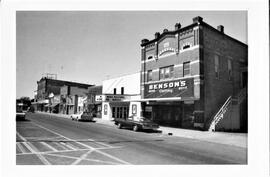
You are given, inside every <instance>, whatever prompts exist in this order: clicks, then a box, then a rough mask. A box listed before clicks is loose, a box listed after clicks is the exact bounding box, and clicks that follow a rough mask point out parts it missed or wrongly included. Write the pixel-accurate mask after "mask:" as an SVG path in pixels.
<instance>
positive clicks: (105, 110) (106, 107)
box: [104, 104, 108, 115]
mask: <svg viewBox="0 0 270 177" xmlns="http://www.w3.org/2000/svg"><path fill="white" fill-rule="evenodd" d="M107 112H108V105H107V104H105V105H104V115H107Z"/></svg>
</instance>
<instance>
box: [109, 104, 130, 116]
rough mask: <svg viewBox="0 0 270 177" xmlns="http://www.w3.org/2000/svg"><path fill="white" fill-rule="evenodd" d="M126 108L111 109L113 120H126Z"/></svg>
mask: <svg viewBox="0 0 270 177" xmlns="http://www.w3.org/2000/svg"><path fill="white" fill-rule="evenodd" d="M127 116H128V107H127V106H114V107H112V117H113V118H127Z"/></svg>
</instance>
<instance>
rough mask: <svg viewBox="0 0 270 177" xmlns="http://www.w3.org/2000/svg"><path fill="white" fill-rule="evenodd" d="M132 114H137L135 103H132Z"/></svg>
mask: <svg viewBox="0 0 270 177" xmlns="http://www.w3.org/2000/svg"><path fill="white" fill-rule="evenodd" d="M132 114H133V115H137V105H136V104H133V105H132Z"/></svg>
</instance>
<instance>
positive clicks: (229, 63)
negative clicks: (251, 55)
mask: <svg viewBox="0 0 270 177" xmlns="http://www.w3.org/2000/svg"><path fill="white" fill-rule="evenodd" d="M228 74H229V80H232V60H231V59H228Z"/></svg>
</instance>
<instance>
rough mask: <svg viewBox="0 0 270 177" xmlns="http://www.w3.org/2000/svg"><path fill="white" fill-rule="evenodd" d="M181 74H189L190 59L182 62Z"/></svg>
mask: <svg viewBox="0 0 270 177" xmlns="http://www.w3.org/2000/svg"><path fill="white" fill-rule="evenodd" d="M183 76H184V77H185V76H190V61H188V62H185V63H183Z"/></svg>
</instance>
